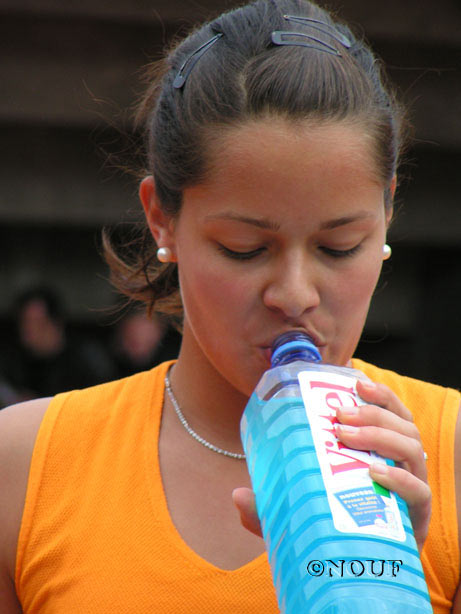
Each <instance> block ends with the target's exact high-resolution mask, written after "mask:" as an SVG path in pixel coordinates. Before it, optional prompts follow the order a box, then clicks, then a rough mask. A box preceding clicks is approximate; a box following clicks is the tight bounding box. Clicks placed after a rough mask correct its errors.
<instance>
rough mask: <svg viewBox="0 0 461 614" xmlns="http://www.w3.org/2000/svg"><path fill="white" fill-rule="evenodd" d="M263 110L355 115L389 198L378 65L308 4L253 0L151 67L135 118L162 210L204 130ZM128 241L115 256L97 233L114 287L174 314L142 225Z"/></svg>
mask: <svg viewBox="0 0 461 614" xmlns="http://www.w3.org/2000/svg"><path fill="white" fill-rule="evenodd" d="M286 15H291V16H298V17H307V18H310V19H312V20H318V21H320V22H323V23H324V24H328V25H327V26H326V27H325V26H320V27H321V28H322V29H323V32H322V31H321V30H319V29H318V24H317V22H316V21H311V22H305V23H301V22H297V21H287V19H286V18H285V16H286ZM331 27H333V28H334V30H332V29H331ZM276 30H282V31H290V32H299V33H302V34H303V33H304V34H305V33H308V34H309V35H310V36H313V37H315V38H317V39H318V40H320V41H323V43H327V44H328V45H330V46H331V47H333V48H335V49H336V50H337V51H338V53H339V54H340V55H337V54H336V53H328V52H327V51H325V50H324V49H323V50H319V46H320V47H321V46H322V44H320V45H319V44H317V45H316V44H314V47H316V48H312V47H306V46H301V45H299V44H297V45H289V46H277V45H274V44H273V42H272V38H271V35H272V32H273V31H276ZM328 32H330V34H329V33H328ZM331 33H333V34H335V33H336V34H335V35H334V36H332V35H331ZM217 34H220V35H221V36H220V37H219V38H218V39H216V40H215V42H214V43H213V44H211V45H210V46H209V48H208V49H207V50H206V51H205V52H204V53H203V54H202V55H201V56H200V57H199V58H198V59H197V58H195V59H197V61H196V63H195V64H194V65H193V67H192V69H191V70H190V71H189V74H187V70H186V71H185V72H184V74H185V75H186V81H185V83H184V85H183V86H182V87H181V88H175V87H174V86H173V82H174V79H175V77H176V76H177V75H178V72H179V70H180V68H181V66H182V65H183V64H184V63H185V62H187V60H188V58H191V56H193V54H194V52H196V50H197V49H199V48H200V47H201V46H202V45H203V44H205V43H207V41H210V40H211V39H213V37H215V36H216V35H217ZM341 36H345V37H347V39H348V40H349V41H350V46H347V47H346V46H344V45H342V44H341V42H340V39H341ZM292 39H293V40H295V39H296V36H293V35H292ZM191 64H192V62H191V61H190V60H189V67H190V66H191ZM263 116H264V117H266V116H279V117H283V118H286V119H287V120H289V121H290V120H294V121H300V120H306V119H309V120H314V121H315V120H316V121H319V122H324V121H332V120H333V121H351V122H355V123H358V124H359V125H360V126H361V127H362V129H363V130H365V131H366V132H367V133H368V134H370V136H371V137H372V140H373V144H374V155H375V162H376V168H377V171H378V172H379V173H380V175H381V179H382V181H383V184H384V186H386V192H385V194H386V200H387V202H386V204H387V205H388V206H390V204H391V203H390V190H389V186H390V182H391V179H392V177H393V176H394V175H395V173H396V169H397V164H398V157H399V151H400V148H401V140H402V134H401V133H402V123H403V114H402V111H401V108H400V107H399V105H398V104H397V103H396V101H395V99H394V96H393V95H392V93H391V91H390V89H389V87H387V86H386V85H385V84H384V78H383V73H382V68H381V65H380V63H379V62H378V60H377V59H376V57H375V56H374V55H373V53H372V52H371V50H370V49H369V47H368V46H367V45H366V44H365V43H364V41H363V40H359V39H358V38H356V36H354V34H353V33H352V32H351V30H350V29H349V28H348V27H347V26H346V25H344V24H342V23H340V22H337V21H335V20H334V19H333V17H332V16H331V15H330V14H329V13H327V12H326V11H325V10H324V9H322V8H320V7H319V6H317V5H316V4H314V3H312V2H309V1H308V0H257V1H256V2H253V3H251V4H247V5H245V6H243V7H241V8H238V9H235V10H232V11H229V12H227V13H224V14H223V15H221V16H220V17H218V18H217V19H215V20H213V21H210V22H209V23H206V24H204V25H203V26H202V27H200V28H198V29H197V30H195V31H194V32H192V33H191V34H190V35H189V36H188V37H187V38H186V39H184V40H183V41H181V42H180V43H179V44H176V45H175V46H174V47H173V48H172V49H171V50H170V52H169V53H168V54H167V55H166V56H165V58H164V59H163V60H161V61H160V62H159V63H157V64H155V65H153V66H152V67H151V72H150V84H149V87H148V89H147V92H146V94H145V96H144V98H143V99H142V101H141V104H140V106H139V109H138V114H137V121H138V123H140V124H141V125H142V126H143V128H144V131H145V134H146V150H147V169H146V170H147V172H148V173H150V174H152V175H153V177H154V179H155V185H156V190H157V194H158V197H159V200H160V203H161V206H162V207H163V209H164V211H165V212H166V213H168V214H170V215H172V216H176V215H178V214H179V211H180V209H181V204H182V193H183V190H184V189H185V188H186V187H190V186H192V185H194V184H197V183H199V182H200V181H201V180H203V179H204V177H205V176H206V171H207V164H208V165H209V164H210V161H209V160H207V159H206V151H207V143H208V139H209V135H210V134H211V132H213V133H215V134H218V135H219V132H220V130H223V129H225V128H226V127H232V126H236V125H239V124H240V125H242V124H244V123H245V122H247V121H248V120H250V119H257V118H260V117H263ZM131 248H132V249H131V250H130V251H129V254H128V255H126V254H125V255H124V256H123V257H122V256H119V255H118V254H117V252H116V250H115V249H113V247H111V244H110V240H109V238H108V235H106V236H105V237H104V249H105V255H106V260H107V261H108V263H109V265H110V266H111V270H112V279H113V282H114V283H115V285H116V286H117V287H118V288H119V289H120V290H122V291H123V292H124V293H125V294H127V295H128V296H130V297H132V298H134V299H137V300H142V301H144V302H146V303H147V305H148V307H149V310H150V311H152V310H153V309H155V310H158V311H163V312H165V313H170V314H173V315H179V316H180V315H181V302H180V298H179V290H178V276H177V270H176V265H175V264H167V265H159V263H157V262H156V258H155V252H156V247H155V244H154V241H153V239H152V238H151V236H150V233H149V230H148V229H147V227H146V228H145V229H144V233H143V236H142V237H141V239H140V241H139V242H135V243H132V244H131Z"/></svg>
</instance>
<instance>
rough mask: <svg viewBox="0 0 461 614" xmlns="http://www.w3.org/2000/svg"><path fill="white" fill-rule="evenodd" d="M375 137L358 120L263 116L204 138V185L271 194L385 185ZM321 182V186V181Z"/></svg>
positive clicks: (219, 130)
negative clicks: (294, 187) (263, 188)
mask: <svg viewBox="0 0 461 614" xmlns="http://www.w3.org/2000/svg"><path fill="white" fill-rule="evenodd" d="M373 145H374V143H373V138H372V137H371V136H370V135H369V134H368V133H367V131H366V130H365V129H364V127H363V125H360V123H358V122H357V123H356V124H354V123H351V122H347V123H346V122H339V121H330V122H327V121H322V122H318V121H317V122H316V121H313V120H310V121H296V122H294V121H291V120H290V121H288V120H285V119H283V118H264V119H258V120H253V121H248V122H246V123H244V124H241V125H238V126H232V127H225V128H218V129H215V130H214V131H213V133H210V134H209V135H208V138H207V139H206V154H205V157H206V160H207V172H206V174H205V178H204V180H203V181H202V182H201V183H202V185H206V186H207V187H208V188H210V189H212V190H213V189H219V190H220V191H221V192H222V191H233V190H235V189H236V188H237V187H238V186H240V187H242V184H244V186H245V187H246V189H251V186H252V185H254V186H256V185H257V186H258V189H261V186H262V185H263V186H267V189H268V190H271V192H272V193H274V191H275V192H276V191H277V190H282V191H285V192H286V190H287V189H289V186H290V185H293V183H296V184H298V186H300V185H301V184H303V186H304V187H305V189H306V190H307V191H309V188H310V187H312V188H313V189H314V188H315V187H317V188H318V187H320V186H321V185H329V184H332V183H334V184H336V185H337V184H338V183H342V184H343V185H344V186H346V185H349V186H350V187H351V188H352V187H354V188H357V187H360V185H365V184H368V185H369V184H371V183H373V184H375V185H378V186H379V187H381V188H382V187H384V186H383V185H382V180H381V177H380V173H379V169H378V168H377V165H376V161H375V156H374V147H373ZM319 184H320V186H319Z"/></svg>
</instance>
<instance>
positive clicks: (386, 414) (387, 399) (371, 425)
mask: <svg viewBox="0 0 461 614" xmlns="http://www.w3.org/2000/svg"><path fill="white" fill-rule="evenodd" d="M360 386H361V389H360V391H359V385H358V387H357V390H358V391H359V394H360V396H361V397H362V399H363V400H364V401H365V402H366V403H373V404H369V405H361V406H358V407H342V408H340V409H338V410H337V419H338V421H339V423H340V424H338V425H337V429H336V433H337V436H338V438H339V439H340V440H341V441H342V443H344V444H345V445H346V446H348V447H350V448H355V449H356V450H373V451H375V452H377V453H378V454H380V455H381V456H384V457H385V458H390V459H392V460H394V461H395V462H396V463H400V464H401V465H403V466H404V467H405V468H406V469H408V470H409V471H411V472H412V473H413V474H414V475H415V476H416V477H417V478H418V479H420V480H423V481H426V479H427V468H426V462H425V460H424V451H423V447H422V443H421V437H420V434H419V431H418V429H417V427H416V425H415V424H414V422H413V419H412V416H411V413H410V412H409V410H408V409H407V408H406V407H405V406H404V405H403V403H402V402H401V401H400V400H399V399H398V398H397V397H396V395H395V394H394V393H393V392H392V391H391V390H390V389H389V388H387V387H386V386H383V385H379V384H378V385H375V384H372V385H364V384H363V382H360ZM378 403H379V404H380V406H378ZM408 418H411V420H409V419H408Z"/></svg>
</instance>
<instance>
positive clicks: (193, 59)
mask: <svg viewBox="0 0 461 614" xmlns="http://www.w3.org/2000/svg"><path fill="white" fill-rule="evenodd" d="M222 35H223V33H222V32H219V33H218V34H215V35H214V36H213V37H212V38H210V40H208V41H206V43H203V45H200V47H199V48H198V49H196V50H195V51H193V52H192V53H191V54H190V56H189V57H188V58H186V59H185V60H184V62H183V63H182V64H181V67H180V68H179V70H178V73H177V75H176V77H175V78H174V81H173V87H174V88H176V89H181V88H182V87H183V85H184V83H185V82H186V79H187V77H188V76H189V75H190V73H191V70H192V69H193V68H194V66H195V65H196V64H197V62H198V61H199V60H200V58H201V57H202V55H203V54H204V53H205V51H208V49H209V48H210V47H211V46H212V45H214V44H215V42H216V41H217V40H218V39H220V38H221V36H222Z"/></svg>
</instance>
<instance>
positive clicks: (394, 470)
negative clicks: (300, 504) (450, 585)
mask: <svg viewBox="0 0 461 614" xmlns="http://www.w3.org/2000/svg"><path fill="white" fill-rule="evenodd" d="M370 475H371V477H372V478H373V480H375V481H376V482H378V484H381V486H384V487H385V488H387V489H389V490H392V491H393V492H395V493H397V494H398V495H399V496H400V497H401V498H402V499H404V500H405V502H406V503H407V505H408V512H409V514H410V518H411V522H412V525H413V530H414V534H415V539H416V543H417V544H418V548H419V550H421V549H422V547H423V545H424V540H425V539H426V537H427V532H428V529H429V520H430V517H431V501H432V497H431V489H430V488H429V486H428V484H427V483H426V482H424V481H422V480H420V479H418V478H417V477H416V476H415V475H413V474H411V473H410V472H408V471H406V470H405V469H402V468H400V467H390V466H389V465H386V464H385V463H374V464H372V465H371V466H370Z"/></svg>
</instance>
